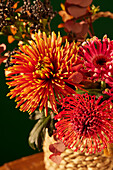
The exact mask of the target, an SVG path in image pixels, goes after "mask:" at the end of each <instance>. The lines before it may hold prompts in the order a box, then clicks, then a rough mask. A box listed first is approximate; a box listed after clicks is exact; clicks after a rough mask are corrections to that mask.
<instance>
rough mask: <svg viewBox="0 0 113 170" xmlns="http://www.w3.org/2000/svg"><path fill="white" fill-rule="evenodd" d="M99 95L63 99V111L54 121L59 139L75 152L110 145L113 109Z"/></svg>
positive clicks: (95, 149)
mask: <svg viewBox="0 0 113 170" xmlns="http://www.w3.org/2000/svg"><path fill="white" fill-rule="evenodd" d="M101 99H102V96H100V97H99V98H98V99H97V100H96V96H95V95H94V96H90V95H88V94H87V93H85V94H82V95H81V94H76V95H75V96H74V97H66V98H64V99H63V104H62V111H61V112H60V113H59V114H57V115H56V116H55V117H54V118H55V119H57V120H58V122H57V123H56V125H55V126H56V131H57V135H58V138H59V139H60V140H62V141H63V142H64V144H65V146H67V147H68V148H73V149H74V150H75V151H77V150H78V149H80V148H82V149H81V151H84V150H85V149H86V150H87V152H89V153H95V152H96V151H101V150H102V149H103V148H105V147H107V143H110V142H113V108H112V103H111V102H110V100H108V101H107V100H105V101H103V102H101V103H100V100H101Z"/></svg>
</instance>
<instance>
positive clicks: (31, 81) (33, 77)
mask: <svg viewBox="0 0 113 170" xmlns="http://www.w3.org/2000/svg"><path fill="white" fill-rule="evenodd" d="M34 39H35V40H34V41H33V40H32V41H30V45H20V48H19V49H20V51H16V54H14V55H12V56H11V58H12V59H11V61H10V63H11V66H9V67H8V68H6V77H7V80H9V81H8V82H7V84H8V85H9V87H14V88H13V89H11V91H10V92H9V93H8V96H11V98H14V97H16V102H17V107H19V106H20V110H21V111H28V112H29V113H32V112H33V111H35V109H36V108H37V107H38V106H39V110H42V109H43V108H45V114H46V115H47V112H48V101H49V102H50V104H51V107H52V109H53V110H54V111H55V112H56V113H57V103H58V101H59V99H61V98H63V97H64V96H67V95H72V94H74V93H75V90H73V89H72V88H71V87H69V86H68V85H69V84H71V85H72V86H76V85H77V84H75V81H73V80H71V79H68V78H69V77H70V76H71V75H72V74H73V73H74V72H76V70H75V68H76V67H75V66H76V65H77V64H78V63H77V58H76V54H77V45H76V44H75V43H74V42H73V43H71V44H69V43H68V42H66V44H65V46H64V47H63V46H61V43H62V38H61V36H60V35H58V38H57V36H56V34H55V33H54V32H52V35H51V36H49V37H48V38H47V36H46V34H45V33H44V32H43V33H41V32H40V31H39V32H38V33H36V34H35V35H34ZM77 86H78V85H77Z"/></svg>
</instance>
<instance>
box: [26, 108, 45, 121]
mask: <svg viewBox="0 0 113 170" xmlns="http://www.w3.org/2000/svg"><path fill="white" fill-rule="evenodd" d="M43 117H44V112H40V111H38V110H36V111H35V112H33V113H32V114H31V115H30V116H29V119H31V120H38V119H41V118H43Z"/></svg>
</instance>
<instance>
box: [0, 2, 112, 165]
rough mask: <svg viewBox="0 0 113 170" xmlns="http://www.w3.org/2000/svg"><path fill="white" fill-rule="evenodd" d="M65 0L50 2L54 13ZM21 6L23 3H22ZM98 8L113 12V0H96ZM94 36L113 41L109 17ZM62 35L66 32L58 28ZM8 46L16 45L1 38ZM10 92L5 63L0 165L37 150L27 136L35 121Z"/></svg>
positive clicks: (0, 78)
mask: <svg viewBox="0 0 113 170" xmlns="http://www.w3.org/2000/svg"><path fill="white" fill-rule="evenodd" d="M61 2H62V3H63V2H64V0H51V3H52V5H53V8H54V10H56V11H59V10H60V9H61V8H60V3H61ZM21 3H22V1H21ZM93 4H95V6H100V9H101V11H111V12H113V6H112V0H98V1H97V0H94V1H93ZM61 22H62V20H61V17H60V16H58V15H57V17H56V18H54V20H53V21H52V24H51V26H52V30H54V31H55V32H56V33H57V31H58V28H57V25H58V24H59V23H61ZM93 26H94V31H95V35H96V36H98V37H99V38H102V37H103V35H105V34H107V35H108V37H109V38H110V39H113V20H112V19H109V18H101V19H98V20H97V21H96V22H95V23H94V24H93ZM59 31H61V34H62V35H63V33H64V32H63V29H59ZM1 43H5V44H6V45H7V50H8V49H10V50H11V49H13V48H14V46H15V43H16V42H14V43H13V44H8V43H7V38H6V37H2V36H1V37H0V44H1ZM8 91H9V89H8V88H7V85H6V84H5V77H4V64H1V66H0V165H2V164H3V163H5V162H9V161H12V160H15V159H18V158H21V157H23V156H27V155H31V154H34V153H36V152H38V150H36V151H34V150H32V149H31V148H30V147H29V145H28V135H29V132H30V130H31V129H32V127H33V125H34V123H35V121H32V120H29V115H28V113H23V112H20V111H19V110H18V109H15V106H16V103H15V102H14V100H13V99H12V100H10V99H9V97H6V94H7V93H8Z"/></svg>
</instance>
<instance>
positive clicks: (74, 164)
mask: <svg viewBox="0 0 113 170" xmlns="http://www.w3.org/2000/svg"><path fill="white" fill-rule="evenodd" d="M52 143H54V139H53V137H49V136H48V133H46V137H45V141H44V144H43V150H44V163H45V168H46V169H47V170H113V160H112V159H111V158H108V157H105V156H104V155H103V153H102V152H101V153H96V154H86V153H81V151H78V152H74V151H73V150H71V149H66V150H65V151H64V152H63V153H62V154H61V156H62V161H61V163H60V165H57V164H56V163H54V162H52V161H51V160H50V159H49V156H50V155H51V154H52V153H51V152H50V151H49V145H50V144H52Z"/></svg>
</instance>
